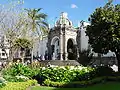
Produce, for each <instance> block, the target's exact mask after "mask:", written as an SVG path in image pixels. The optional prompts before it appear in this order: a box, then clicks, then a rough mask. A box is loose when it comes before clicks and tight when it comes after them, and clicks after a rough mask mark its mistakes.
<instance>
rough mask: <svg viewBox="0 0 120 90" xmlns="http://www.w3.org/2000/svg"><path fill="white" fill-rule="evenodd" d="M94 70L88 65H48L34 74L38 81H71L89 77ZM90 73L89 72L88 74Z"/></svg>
mask: <svg viewBox="0 0 120 90" xmlns="http://www.w3.org/2000/svg"><path fill="white" fill-rule="evenodd" d="M92 71H94V69H93V68H90V67H82V66H78V67H74V66H67V67H64V66H61V67H48V68H45V67H44V68H41V69H40V73H39V74H38V75H37V76H36V77H37V80H38V81H39V83H41V82H44V81H45V80H46V79H49V80H51V81H54V82H71V81H81V80H89V79H91V78H90V77H91V73H90V72H92ZM89 73H90V74H89Z"/></svg>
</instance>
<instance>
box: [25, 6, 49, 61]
mask: <svg viewBox="0 0 120 90" xmlns="http://www.w3.org/2000/svg"><path fill="white" fill-rule="evenodd" d="M25 10H26V11H27V15H28V19H29V22H28V25H27V26H28V27H29V28H30V29H29V30H31V31H30V32H31V33H32V42H33V43H34V40H35V39H36V35H37V36H38V38H37V39H38V40H39V41H40V40H41V38H43V36H46V35H47V33H48V24H47V21H46V18H47V15H46V14H45V13H41V12H40V11H41V8H39V9H25ZM33 49H34V44H33ZM32 60H33V50H32Z"/></svg>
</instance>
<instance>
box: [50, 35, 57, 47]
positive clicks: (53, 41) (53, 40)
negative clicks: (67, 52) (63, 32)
mask: <svg viewBox="0 0 120 90" xmlns="http://www.w3.org/2000/svg"><path fill="white" fill-rule="evenodd" d="M56 40H59V37H58V36H55V37H53V38H52V40H51V45H54V43H55V41H56Z"/></svg>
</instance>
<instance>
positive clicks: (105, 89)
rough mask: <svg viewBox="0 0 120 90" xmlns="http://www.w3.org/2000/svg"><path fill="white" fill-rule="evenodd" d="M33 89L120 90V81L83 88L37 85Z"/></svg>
mask: <svg viewBox="0 0 120 90" xmlns="http://www.w3.org/2000/svg"><path fill="white" fill-rule="evenodd" d="M31 90H120V82H106V83H101V84H95V85H92V86H88V87H83V88H55V87H44V86H36V87H34V88H32V89H31Z"/></svg>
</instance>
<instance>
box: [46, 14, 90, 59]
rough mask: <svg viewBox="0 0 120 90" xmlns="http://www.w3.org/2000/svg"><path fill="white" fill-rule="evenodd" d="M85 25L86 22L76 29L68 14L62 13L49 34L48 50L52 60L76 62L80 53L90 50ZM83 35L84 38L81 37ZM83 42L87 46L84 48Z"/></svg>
mask: <svg viewBox="0 0 120 90" xmlns="http://www.w3.org/2000/svg"><path fill="white" fill-rule="evenodd" d="M83 24H84V22H81V26H80V27H78V28H74V27H73V24H72V22H71V21H70V20H69V18H68V16H67V13H65V12H62V13H61V15H60V18H59V19H58V20H57V21H56V24H55V26H54V27H53V28H51V29H50V32H49V34H48V43H47V49H48V58H49V59H50V60H76V59H77V58H78V56H79V51H80V50H81V49H87V48H88V37H87V36H86V35H85V32H84V30H85V26H84V25H83ZM83 28H84V29H83ZM80 30H83V31H82V32H81V31H80ZM81 33H82V34H84V36H82V37H81ZM83 40H84V42H85V44H84V45H83V46H82V43H83ZM81 46H82V47H81Z"/></svg>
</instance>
